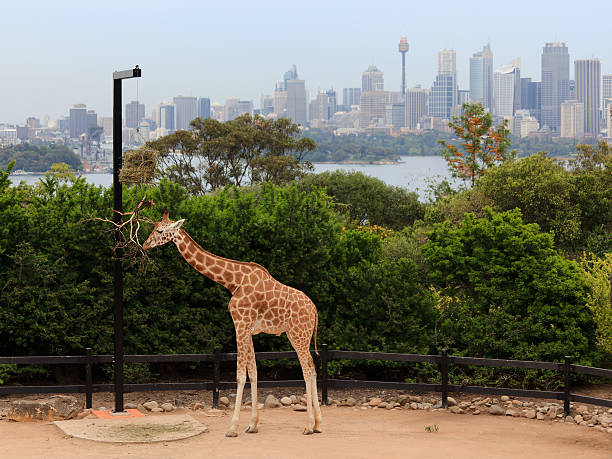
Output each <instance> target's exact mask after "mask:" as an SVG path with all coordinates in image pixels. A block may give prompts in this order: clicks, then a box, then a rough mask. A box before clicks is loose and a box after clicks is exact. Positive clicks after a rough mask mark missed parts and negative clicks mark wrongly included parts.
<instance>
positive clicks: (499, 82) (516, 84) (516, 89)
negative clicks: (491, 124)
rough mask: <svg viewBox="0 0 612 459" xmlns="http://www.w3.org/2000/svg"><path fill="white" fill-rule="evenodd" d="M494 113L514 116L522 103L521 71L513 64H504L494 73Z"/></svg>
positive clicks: (502, 115) (501, 115)
mask: <svg viewBox="0 0 612 459" xmlns="http://www.w3.org/2000/svg"><path fill="white" fill-rule="evenodd" d="M493 88H494V91H493V94H494V97H493V99H494V113H495V115H497V116H500V117H512V116H514V114H515V112H516V110H517V109H519V108H520V104H521V72H520V69H519V68H518V67H516V66H514V65H512V64H509V65H504V66H502V67H500V68H499V69H497V70H496V71H495V72H494V73H493Z"/></svg>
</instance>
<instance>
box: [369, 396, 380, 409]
mask: <svg viewBox="0 0 612 459" xmlns="http://www.w3.org/2000/svg"><path fill="white" fill-rule="evenodd" d="M381 403H382V400H381V399H380V398H378V397H374V398H371V399H370V401H369V402H368V405H370V406H372V407H374V406H378V405H380V404H381Z"/></svg>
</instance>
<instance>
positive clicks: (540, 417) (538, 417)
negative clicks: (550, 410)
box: [536, 413, 546, 421]
mask: <svg viewBox="0 0 612 459" xmlns="http://www.w3.org/2000/svg"><path fill="white" fill-rule="evenodd" d="M545 417H546V416H544V413H536V419H537V420H539V421H543V420H544V418H545Z"/></svg>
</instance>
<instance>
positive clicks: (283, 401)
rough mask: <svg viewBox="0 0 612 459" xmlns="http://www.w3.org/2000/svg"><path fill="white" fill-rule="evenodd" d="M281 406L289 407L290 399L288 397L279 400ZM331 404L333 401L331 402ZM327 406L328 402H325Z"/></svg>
mask: <svg viewBox="0 0 612 459" xmlns="http://www.w3.org/2000/svg"><path fill="white" fill-rule="evenodd" d="M280 402H281V405H283V406H289V405H291V398H290V397H283V398H281V399H280ZM332 402H333V400H332ZM327 404H328V405H329V404H330V403H329V400H328V401H327Z"/></svg>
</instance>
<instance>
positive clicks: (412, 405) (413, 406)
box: [410, 402, 419, 410]
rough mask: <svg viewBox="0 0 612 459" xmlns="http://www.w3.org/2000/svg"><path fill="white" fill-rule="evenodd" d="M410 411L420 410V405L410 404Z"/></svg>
mask: <svg viewBox="0 0 612 459" xmlns="http://www.w3.org/2000/svg"><path fill="white" fill-rule="evenodd" d="M410 409H411V410H418V409H419V405H417V404H416V403H415V402H412V403H411V404H410Z"/></svg>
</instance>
